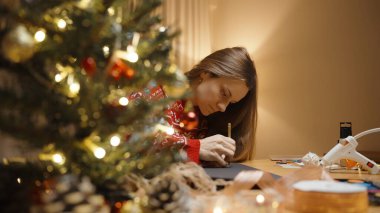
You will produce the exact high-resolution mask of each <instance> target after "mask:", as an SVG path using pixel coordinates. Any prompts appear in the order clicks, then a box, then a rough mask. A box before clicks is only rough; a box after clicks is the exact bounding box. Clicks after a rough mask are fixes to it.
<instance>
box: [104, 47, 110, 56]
mask: <svg viewBox="0 0 380 213" xmlns="http://www.w3.org/2000/svg"><path fill="white" fill-rule="evenodd" d="M103 53H104V55H105V56H108V55H109V54H110V48H109V47H108V46H104V47H103Z"/></svg>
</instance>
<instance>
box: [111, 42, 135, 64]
mask: <svg viewBox="0 0 380 213" xmlns="http://www.w3.org/2000/svg"><path fill="white" fill-rule="evenodd" d="M116 56H118V57H119V58H122V59H124V60H127V61H129V62H132V63H135V62H137V61H138V60H139V55H138V54H137V53H136V50H135V48H134V47H133V46H131V45H129V46H128V47H127V51H122V50H118V51H116Z"/></svg>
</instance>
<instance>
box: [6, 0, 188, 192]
mask: <svg viewBox="0 0 380 213" xmlns="http://www.w3.org/2000/svg"><path fill="white" fill-rule="evenodd" d="M161 3H162V2H161V1H160V0H144V1H134V0H6V1H1V2H0V42H1V54H0V97H1V104H0V130H1V132H3V133H6V134H8V135H11V136H12V137H14V138H17V139H19V140H21V141H23V142H25V143H27V144H28V145H30V146H31V147H35V148H38V149H39V150H41V151H40V153H39V155H38V161H33V162H31V163H29V162H28V163H22V164H20V163H17V164H15V163H12V161H11V159H4V160H3V163H2V165H1V170H3V171H2V172H1V174H7V175H5V176H2V177H0V178H2V180H0V181H1V182H2V183H3V184H6V182H4V181H3V180H4V178H8V179H10V180H9V181H13V180H12V178H20V180H19V179H17V181H19V183H20V182H22V183H24V184H30V183H36V182H34V180H37V179H38V178H44V179H48V178H49V177H53V176H56V175H62V174H75V175H79V176H81V177H82V176H86V177H89V178H90V180H91V182H93V183H95V184H96V186H98V187H100V188H102V187H103V188H107V189H108V190H112V189H115V188H117V186H118V185H120V184H122V183H123V177H124V176H125V175H126V174H136V175H141V176H143V177H148V178H150V177H154V176H156V175H158V174H159V173H160V172H162V171H163V170H164V169H165V168H167V167H168V166H169V165H170V164H171V163H173V162H178V161H181V160H183V159H182V157H181V155H180V154H179V152H178V150H176V149H175V148H176V147H173V146H169V147H162V146H159V145H156V144H160V143H159V141H160V140H164V138H165V137H166V135H168V134H169V135H170V134H172V132H173V129H172V128H171V127H170V126H168V125H167V123H166V121H165V109H166V107H167V106H168V104H170V103H172V102H173V101H174V100H177V99H179V98H184V97H186V96H187V95H188V94H187V93H186V91H187V81H186V78H185V77H184V75H183V74H181V72H180V71H178V69H177V68H176V66H175V65H174V64H172V62H171V60H170V49H171V40H172V39H173V38H174V37H175V36H176V34H177V32H176V31H171V30H170V28H167V27H165V26H162V25H161V24H160V23H161V19H160V16H159V15H154V12H155V10H156V9H157V7H158V6H160V4H161ZM157 85H161V86H163V87H164V88H165V91H166V94H167V97H166V98H164V99H160V100H155V101H152V100H146V99H144V98H140V99H136V100H130V97H131V96H133V94H137V93H139V94H144V93H149V91H150V90H149V88H154V87H156V86H157ZM157 141H158V143H157ZM32 167H35V169H33V171H34V172H32V173H33V175H32V173H31V172H29V173H28V171H29V170H31V168H32ZM28 169H29V170H28ZM12 174H13V176H12ZM8 187H9V186H8Z"/></svg>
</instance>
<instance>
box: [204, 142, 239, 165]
mask: <svg viewBox="0 0 380 213" xmlns="http://www.w3.org/2000/svg"><path fill="white" fill-rule="evenodd" d="M200 144H201V147H200V150H199V159H200V160H203V161H214V162H216V163H217V164H218V166H227V161H226V160H229V159H232V157H233V156H234V154H235V149H236V145H235V141H234V139H232V138H229V137H225V136H223V135H213V136H210V137H207V138H204V139H201V140H200Z"/></svg>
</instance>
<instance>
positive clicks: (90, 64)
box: [81, 57, 96, 76]
mask: <svg viewBox="0 0 380 213" xmlns="http://www.w3.org/2000/svg"><path fill="white" fill-rule="evenodd" d="M81 65H82V68H83V69H84V70H85V71H86V73H87V74H88V75H89V76H92V75H94V73H95V71H96V62H95V59H94V58H92V57H87V58H85V59H83V60H82V63H81Z"/></svg>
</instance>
